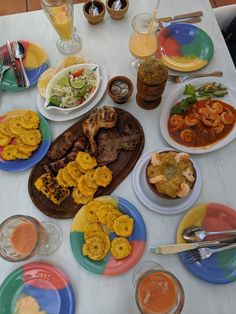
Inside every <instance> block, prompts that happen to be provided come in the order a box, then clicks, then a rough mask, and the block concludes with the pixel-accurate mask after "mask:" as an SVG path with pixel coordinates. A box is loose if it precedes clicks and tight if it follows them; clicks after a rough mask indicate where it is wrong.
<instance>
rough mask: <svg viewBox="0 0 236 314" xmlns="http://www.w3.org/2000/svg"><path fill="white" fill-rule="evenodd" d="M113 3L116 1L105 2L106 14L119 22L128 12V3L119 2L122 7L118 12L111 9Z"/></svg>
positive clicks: (124, 0) (126, 0)
mask: <svg viewBox="0 0 236 314" xmlns="http://www.w3.org/2000/svg"><path fill="white" fill-rule="evenodd" d="M115 1H116V0H106V9H107V12H108V13H109V14H110V16H111V17H112V18H113V19H114V20H120V19H122V18H123V17H124V16H125V14H126V13H127V11H128V8H129V1H128V0H121V3H122V7H121V9H119V10H115V9H113V7H112V5H113V3H114V2H115Z"/></svg>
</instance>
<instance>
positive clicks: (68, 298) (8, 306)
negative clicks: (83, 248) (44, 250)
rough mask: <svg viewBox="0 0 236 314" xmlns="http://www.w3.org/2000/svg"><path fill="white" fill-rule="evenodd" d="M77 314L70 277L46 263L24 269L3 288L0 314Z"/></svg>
mask: <svg viewBox="0 0 236 314" xmlns="http://www.w3.org/2000/svg"><path fill="white" fill-rule="evenodd" d="M29 310H31V311H32V312H31V313H42V314H44V313H53V314H65V313H66V314H75V297H74V292H73V289H72V286H71V284H70V282H69V279H68V278H67V276H66V275H65V274H64V273H63V272H62V271H61V270H60V269H59V268H58V267H56V266H54V265H51V264H47V263H30V264H26V265H23V266H21V267H19V268H17V269H16V270H14V271H13V272H12V273H11V274H9V275H8V276H7V278H6V279H5V280H4V281H3V283H2V285H1V286H0V313H1V314H4V313H5V314H10V313H19V314H23V313H29Z"/></svg>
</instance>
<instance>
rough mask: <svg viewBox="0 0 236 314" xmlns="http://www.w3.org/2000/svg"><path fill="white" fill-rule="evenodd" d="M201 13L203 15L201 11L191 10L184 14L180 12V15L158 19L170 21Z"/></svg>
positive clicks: (197, 15) (196, 15)
mask: <svg viewBox="0 0 236 314" xmlns="http://www.w3.org/2000/svg"><path fill="white" fill-rule="evenodd" d="M202 15H203V13H202V11H196V12H191V13H186V14H181V15H174V16H167V17H162V18H160V19H159V21H160V22H170V21H176V20H182V19H188V18H191V17H199V16H202Z"/></svg>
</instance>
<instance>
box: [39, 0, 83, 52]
mask: <svg viewBox="0 0 236 314" xmlns="http://www.w3.org/2000/svg"><path fill="white" fill-rule="evenodd" d="M41 6H42V8H43V10H44V12H45V14H46V16H47V18H48V19H49V21H50V22H51V24H52V26H53V27H54V29H55V30H56V32H57V33H58V35H59V37H60V39H58V41H57V48H58V50H59V52H60V53H62V54H66V55H68V54H71V53H75V52H77V51H79V50H80V49H81V47H82V41H81V39H80V37H79V36H78V34H77V33H76V29H75V28H74V27H73V24H74V10H73V1H72V0H41Z"/></svg>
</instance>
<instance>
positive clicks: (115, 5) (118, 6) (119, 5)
mask: <svg viewBox="0 0 236 314" xmlns="http://www.w3.org/2000/svg"><path fill="white" fill-rule="evenodd" d="M111 8H112V9H113V10H115V11H119V10H120V9H121V8H122V2H121V1H120V0H116V1H114V2H113V4H112V6H111Z"/></svg>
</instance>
